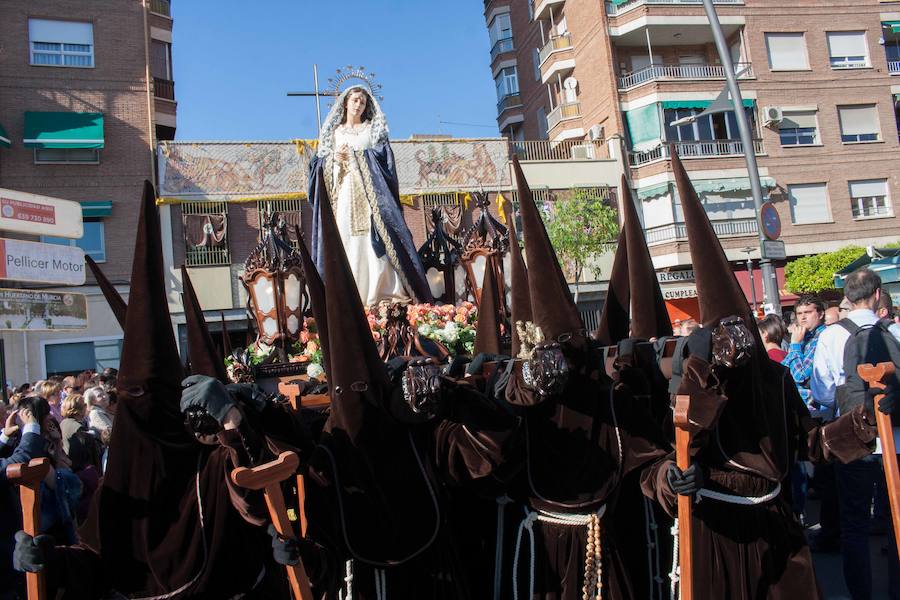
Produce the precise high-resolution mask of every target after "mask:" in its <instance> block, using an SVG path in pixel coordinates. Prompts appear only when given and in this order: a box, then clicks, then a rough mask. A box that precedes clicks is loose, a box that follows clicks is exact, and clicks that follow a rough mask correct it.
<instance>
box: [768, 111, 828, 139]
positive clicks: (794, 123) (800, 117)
mask: <svg viewBox="0 0 900 600" xmlns="http://www.w3.org/2000/svg"><path fill="white" fill-rule="evenodd" d="M778 135H779V137H781V145H782V146H815V145H818V144H819V129H818V124H817V122H816V111H814V110H785V111H784V118H783V119H782V121H781V123H779V124H778Z"/></svg>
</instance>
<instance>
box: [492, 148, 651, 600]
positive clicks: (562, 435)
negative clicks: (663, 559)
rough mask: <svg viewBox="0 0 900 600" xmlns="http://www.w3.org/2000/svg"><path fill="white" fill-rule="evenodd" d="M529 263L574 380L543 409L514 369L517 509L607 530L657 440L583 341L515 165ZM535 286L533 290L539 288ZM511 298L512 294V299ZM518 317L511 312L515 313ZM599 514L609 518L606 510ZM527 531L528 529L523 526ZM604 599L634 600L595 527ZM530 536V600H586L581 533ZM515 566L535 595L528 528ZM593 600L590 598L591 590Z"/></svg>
mask: <svg viewBox="0 0 900 600" xmlns="http://www.w3.org/2000/svg"><path fill="white" fill-rule="evenodd" d="M513 168H514V171H515V175H516V183H517V186H518V197H519V202H520V211H521V214H522V224H523V230H524V234H525V252H526V255H527V257H528V275H529V280H530V298H531V309H532V313H533V317H534V323H535V324H536V325H537V326H538V327H540V328H541V330H542V331H543V334H544V337H545V339H547V340H557V341H559V342H561V344H562V347H563V352H564V354H565V355H566V357H567V360H568V361H569V365H570V369H571V373H570V376H569V381H568V384H567V386H566V388H565V390H564V391H563V392H562V393H561V394H560V395H559V396H557V397H554V398H549V399H544V398H541V397H540V396H538V395H537V394H536V393H534V392H533V391H532V390H531V389H530V388H528V387H527V386H526V385H525V383H524V381H523V379H522V375H521V368H522V363H521V361H517V364H516V365H515V367H514V370H513V376H512V377H511V378H510V381H509V384H508V386H507V388H506V399H507V401H508V402H509V403H510V404H513V405H516V406H519V407H522V410H523V414H524V415H525V421H526V427H525V448H526V457H525V468H524V471H525V472H524V474H523V476H522V477H521V480H522V481H521V486H522V488H523V489H522V490H521V492H520V494H521V497H522V499H523V500H524V501H525V502H526V503H527V504H528V505H529V506H530V508H531V509H532V510H534V511H547V512H552V513H563V514H569V515H587V514H590V513H596V512H597V511H599V510H601V509H602V510H604V511H605V512H604V515H603V523H606V522H608V521H610V520H612V519H615V518H616V514H617V513H616V501H617V493H618V488H619V484H620V483H621V482H622V480H623V479H624V478H625V477H626V476H627V475H628V474H629V473H631V472H632V471H634V470H638V469H641V468H643V467H645V466H646V465H648V464H649V463H652V462H654V461H656V460H658V459H660V458H661V457H663V456H665V454H666V450H665V449H663V448H662V444H661V441H660V439H661V436H660V435H659V434H658V432H655V431H654V430H653V423H652V420H651V419H650V418H649V417H647V416H645V415H640V414H638V413H637V412H636V409H637V408H638V407H637V405H636V403H635V402H634V401H633V399H632V398H631V396H630V393H629V392H628V390H627V389H625V388H623V389H621V390H614V389H613V388H612V386H611V385H610V383H609V381H608V380H607V379H606V378H605V375H604V374H603V373H602V367H601V364H600V360H599V357H598V356H597V354H596V353H595V352H593V351H592V350H591V348H590V346H589V344H588V341H587V339H586V337H585V335H584V331H583V328H582V324H581V318H580V315H579V313H578V310H577V308H576V307H575V303H574V302H573V300H572V297H571V294H570V292H569V288H568V284H567V283H566V281H565V277H564V276H563V273H562V270H561V268H560V266H559V262H558V260H557V257H556V254H555V252H554V251H553V248H552V246H551V244H550V240H549V238H548V236H547V232H546V230H545V229H544V226H543V223H542V222H541V217H540V215H539V213H538V209H537V206H535V204H534V200H533V198H532V195H531V190H530V189H529V188H528V184H527V182H526V181H525V177H524V175H523V173H522V169H521V166H520V165H519V163H518V160H516V159H515V158H514V159H513ZM538 276H539V281H536V280H535V278H536V277H538ZM514 292H515V290H514ZM513 308H514V309H515V305H514V307H513ZM603 507H605V508H603ZM526 524H527V523H526ZM601 528H602V532H603V533H602V536H603V544H602V565H603V577H602V587H603V594H604V596H603V597H604V598H614V599H618V598H632V597H634V596H633V593H632V591H631V588H630V584H629V579H630V578H631V577H632V574H630V573H628V572H627V568H626V566H625V565H624V564H623V562H622V560H621V557H620V555H619V553H618V550H617V545H618V543H619V542H618V541H617V540H616V539H615V538H614V537H613V536H611V535H610V533H611V531H610V530H609V529H608V528H606V527H605V526H604V525H601ZM532 529H533V532H534V536H535V545H534V548H535V556H534V557H533V560H534V564H535V573H534V580H533V590H534V596H533V597H534V598H536V599H537V598H540V599H546V600H551V599H552V600H559V599H562V600H569V599H572V600H574V599H576V598H578V599H580V598H582V597H583V596H582V594H583V590H582V586H583V585H584V574H585V573H584V571H585V553H586V550H585V548H586V544H587V528H586V527H585V526H566V525H559V524H553V523H547V522H542V521H540V520H538V521H537V522H534V523H533V524H532ZM522 533H523V544H524V545H525V548H523V549H521V551H520V553H519V556H518V557H517V562H518V564H519V565H520V566H519V573H518V580H517V583H516V584H517V585H518V590H519V597H527V596H526V594H527V590H528V588H529V587H530V586H531V585H532V582H531V581H530V580H531V578H530V577H529V569H528V567H527V566H525V565H529V564H530V560H531V557H530V556H529V553H530V547H529V546H530V544H529V543H528V542H529V539H530V538H529V534H528V532H527V527H526V528H525V529H523V530H522ZM592 592H595V591H593V590H592ZM590 597H592V598H593V597H594V596H593V595H592V596H590Z"/></svg>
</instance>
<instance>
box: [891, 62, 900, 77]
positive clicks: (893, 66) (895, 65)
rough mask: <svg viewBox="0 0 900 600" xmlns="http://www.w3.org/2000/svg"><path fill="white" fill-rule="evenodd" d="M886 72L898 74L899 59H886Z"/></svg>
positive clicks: (899, 71) (899, 73)
mask: <svg viewBox="0 0 900 600" xmlns="http://www.w3.org/2000/svg"><path fill="white" fill-rule="evenodd" d="M888 73H890V74H891V75H900V60H889V61H888Z"/></svg>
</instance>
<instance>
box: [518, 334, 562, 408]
mask: <svg viewBox="0 0 900 600" xmlns="http://www.w3.org/2000/svg"><path fill="white" fill-rule="evenodd" d="M522 379H523V380H524V381H525V385H527V386H529V387H530V388H532V389H533V390H534V391H535V392H537V393H538V395H540V396H543V397H552V396H556V395H558V394H560V393H562V391H563V389H565V387H566V383H567V382H568V381H569V363H567V362H566V357H565V356H564V355H563V352H562V347H561V346H560V345H559V344H558V343H556V342H549V343H548V342H544V343H540V344H538V345H537V346H535V347H534V352H533V353H532V355H531V358H529V359H528V360H526V361H525V362H524V364H523V365H522Z"/></svg>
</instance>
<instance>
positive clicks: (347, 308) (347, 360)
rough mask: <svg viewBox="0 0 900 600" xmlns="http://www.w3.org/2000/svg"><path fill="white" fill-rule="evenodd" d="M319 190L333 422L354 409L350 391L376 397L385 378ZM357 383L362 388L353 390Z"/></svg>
mask: <svg viewBox="0 0 900 600" xmlns="http://www.w3.org/2000/svg"><path fill="white" fill-rule="evenodd" d="M322 193H323V195H322V196H321V198H322V202H321V204H320V211H321V213H320V215H319V217H320V219H321V224H322V225H321V227H322V263H323V264H322V266H323V273H322V275H323V277H322V279H323V282H324V284H325V315H326V322H327V329H328V336H327V337H328V341H329V344H328V346H329V348H328V353H329V361H328V362H329V368H330V371H328V384H329V388H330V390H331V397H332V416H333V417H335V418H334V419H333V421H334V422H335V423H337V422H338V421H340V420H341V419H342V418H343V416H344V411H346V410H349V411H350V412H351V413H355V412H356V404H357V403H358V400H359V399H357V398H353V397H354V396H357V395H360V396H366V397H368V398H370V399H372V400H376V399H379V398H380V397H381V395H382V394H384V393H385V392H386V390H387V389H388V387H389V383H388V379H387V371H386V369H385V366H384V363H383V362H382V361H381V359H380V358H379V356H378V350H377V348H376V347H375V341H374V339H373V338H372V331H371V329H370V327H369V323H368V320H367V319H366V312H365V309H364V308H363V305H362V301H361V300H360V298H359V292H358V291H357V288H356V281H355V279H354V278H353V272H352V271H351V269H350V263H349V261H348V260H347V254H346V253H345V252H344V245H343V243H342V242H341V235H340V232H339V231H338V228H337V223H336V221H335V218H334V212H333V210H332V208H331V200H330V199H329V198H328V193H327V192H326V191H324V190H322ZM337 340H340V346H339V347H334V346H333V344H332V342H334V343H336V342H337ZM363 387H365V388H366V390H365V391H363V392H356V391H354V390H355V389H362V388H363ZM376 402H377V400H376ZM344 425H346V427H348V431H350V430H354V434H355V433H356V431H355V430H356V429H357V428H358V426H359V425H361V423H356V422H355V421H354V420H353V419H352V418H351V419H350V420H349V421H348V422H346V423H344Z"/></svg>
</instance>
